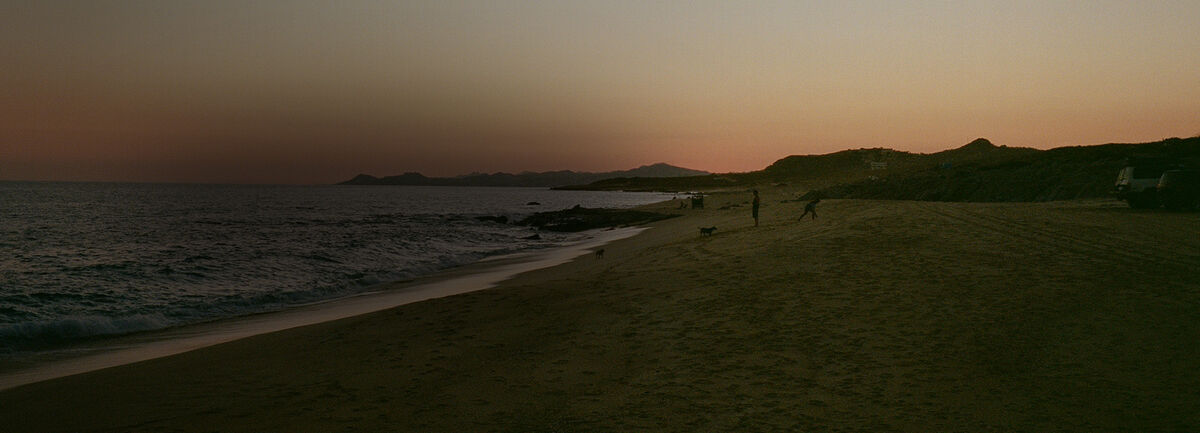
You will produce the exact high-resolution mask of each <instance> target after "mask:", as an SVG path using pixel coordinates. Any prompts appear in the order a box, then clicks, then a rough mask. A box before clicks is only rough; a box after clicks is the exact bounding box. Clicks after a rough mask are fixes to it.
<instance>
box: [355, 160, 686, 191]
mask: <svg viewBox="0 0 1200 433" xmlns="http://www.w3.org/2000/svg"><path fill="white" fill-rule="evenodd" d="M702 174H708V172H705V171H700V170H691V169H687V168H681V167H675V166H673V165H669V164H664V163H658V164H652V165H643V166H641V167H638V168H635V169H632V170H623V171H612V172H605V173H586V172H574V171H569V170H563V171H547V172H540V173H534V172H524V173H519V174H510V173H492V174H485V173H472V174H469V175H465V176H456V177H426V176H424V175H422V174H420V173H404V174H402V175H398V176H387V177H382V178H380V177H375V176H371V175H366V174H360V175H358V176H355V177H354V178H353V179H350V180H348V181H345V182H341V183H339V184H338V185H426V186H524V187H553V186H561V185H576V184H583V183H592V182H596V181H600V180H604V179H609V178H615V177H639V178H664V177H675V176H695V175H702Z"/></svg>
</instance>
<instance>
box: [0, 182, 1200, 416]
mask: <svg viewBox="0 0 1200 433" xmlns="http://www.w3.org/2000/svg"><path fill="white" fill-rule="evenodd" d="M792 196H793V195H792V193H791V192H790V191H782V190H779V191H774V190H772V191H767V190H764V195H763V207H762V222H761V225H760V226H759V227H753V226H752V225H753V221H752V220H751V218H750V216H749V214H750V209H749V200H750V195H749V194H748V193H745V192H738V193H721V194H714V195H712V196H710V197H709V198H708V199H707V201H706V205H707V207H706V209H702V210H701V209H685V210H676V209H674V208H675V207H676V206H677V204H678V203H670V202H668V203H662V204H659V205H654V206H652V208H654V207H657V208H659V209H660V210H663V211H677V212H682V213H685V216H684V217H683V218H675V219H670V220H665V221H659V222H656V223H653V224H652V225H651V229H649V230H646V231H644V232H642V233H641V234H639V235H637V236H634V237H632V238H628V239H622V240H619V241H616V242H615V243H612V244H609V245H607V246H605V247H604V249H605V254H604V257H603V258H599V257H596V256H594V255H587V256H583V257H580V258H578V259H576V260H574V261H571V262H569V263H566V264H562V265H559V266H555V267H552V268H547V269H541V270H537V271H533V272H529V273H525V274H521V275H519V276H517V277H516V278H514V279H511V280H509V281H506V282H504V283H502V284H501V285H500V286H498V287H496V288H492V289H488V290H483V291H477V292H471V293H465V294H460V295H455V296H450V297H445V298H438V299H432V300H427V301H423V302H419V303H415V304H410V305H405V306H401V307H398V308H394V309H389V310H385V311H379V312H376V313H371V314H366V315H361V316H355V317H351V318H346V319H341V320H337V321H332V322H326V323H320V324H316V325H311V326H305V327H301V328H295V329H290V330H286V331H281V332H276V333H271V334H264V335H259V336H254V337H250V338H246V339H242V340H237V341H233V342H229V343H225V344H221V345H217V346H212V347H208V348H204V349H200V350H196V351H192V352H187V353H183V354H179V355H175V356H171V357H167V358H160V359H155V360H150V361H145V362H140V363H136V364H130V365H123V366H118V367H114V368H109V369H105V370H100V371H95V372H91V373H86V374H81V375H76V376H71V377H65V378H60V379H55V380H50V381H44V382H39V383H34V384H30V385H26V386H22V387H18V388H14V389H10V390H6V391H0V426H3V428H0V430H4V431H14V432H92V431H94V432H136V431H146V432H163V431H180V432H193V431H194V432H234V431H247V432H262V431H281V432H282V431H288V432H303V431H314V432H316V431H320V432H328V431H445V432H464V431H468V432H470V431H511V432H538V431H547V432H548V431H563V432H565V431H679V432H693V431H814V432H822V431H900V432H927V431H963V432H975V431H1079V432H1085V431H1086V432H1097V431H1113V432H1117V431H1197V430H1200V375H1198V374H1197V373H1196V372H1197V371H1200V345H1198V344H1197V342H1200V320H1197V317H1200V313H1198V312H1200V214H1196V213H1170V212H1162V211H1137V210H1131V209H1129V208H1128V207H1127V206H1125V205H1124V204H1122V203H1120V202H1116V201H1113V200H1088V201H1066V202H1048V203H997V204H992V203H934V202H913V201H867V200H827V201H825V202H822V205H821V206H820V207H819V208H818V209H819V213H820V216H819V218H817V219H816V220H811V219H805V220H803V221H797V219H796V217H797V216H799V214H800V213H801V212H802V209H803V203H801V202H795V201H787V202H784V200H786V199H788V198H791V197H792ZM714 225H715V226H717V227H718V229H717V230H716V232H715V233H714V234H713V235H712V236H705V237H702V236H700V234H699V232H698V230H697V228H698V227H702V226H703V227H707V226H714Z"/></svg>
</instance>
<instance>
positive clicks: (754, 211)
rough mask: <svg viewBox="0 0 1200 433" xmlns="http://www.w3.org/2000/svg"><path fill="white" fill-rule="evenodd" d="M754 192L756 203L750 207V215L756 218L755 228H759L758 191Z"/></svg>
mask: <svg viewBox="0 0 1200 433" xmlns="http://www.w3.org/2000/svg"><path fill="white" fill-rule="evenodd" d="M752 191H754V202H752V204H751V205H750V214H751V215H752V216H754V226H755V227H758V190H757V189H755V190H752Z"/></svg>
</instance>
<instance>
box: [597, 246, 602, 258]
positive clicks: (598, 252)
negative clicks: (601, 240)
mask: <svg viewBox="0 0 1200 433" xmlns="http://www.w3.org/2000/svg"><path fill="white" fill-rule="evenodd" d="M596 258H597V259H603V258H604V248H601V249H598V250H596Z"/></svg>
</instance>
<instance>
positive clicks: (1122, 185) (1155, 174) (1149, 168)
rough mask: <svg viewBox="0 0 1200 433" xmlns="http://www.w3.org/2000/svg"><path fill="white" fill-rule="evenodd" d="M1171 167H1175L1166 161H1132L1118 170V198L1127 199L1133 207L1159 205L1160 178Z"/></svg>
mask: <svg viewBox="0 0 1200 433" xmlns="http://www.w3.org/2000/svg"><path fill="white" fill-rule="evenodd" d="M1131 162H1132V161H1131ZM1169 168H1175V167H1174V166H1172V165H1169V164H1164V163H1156V162H1148V163H1131V164H1130V165H1128V166H1126V167H1125V168H1122V169H1121V171H1119V172H1117V183H1116V185H1115V188H1116V191H1115V192H1116V195H1117V198H1118V199H1121V200H1125V201H1126V202H1127V203H1129V207H1132V208H1153V207H1158V205H1159V203H1158V180H1159V178H1160V177H1162V174H1163V172H1164V171H1166V170H1167V169H1169Z"/></svg>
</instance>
